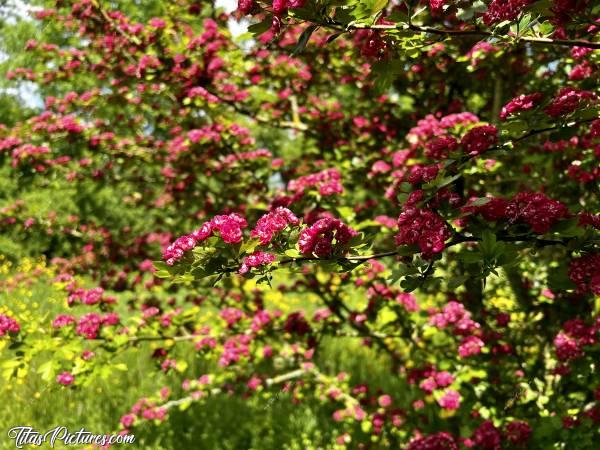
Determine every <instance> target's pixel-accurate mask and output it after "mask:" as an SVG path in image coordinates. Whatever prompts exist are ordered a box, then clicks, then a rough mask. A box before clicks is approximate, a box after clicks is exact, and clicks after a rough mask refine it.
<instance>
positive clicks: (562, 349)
mask: <svg viewBox="0 0 600 450" xmlns="http://www.w3.org/2000/svg"><path fill="white" fill-rule="evenodd" d="M599 331H600V321H599V320H596V321H595V323H594V324H593V325H592V326H587V325H586V323H585V321H583V320H582V319H572V320H568V321H567V322H565V324H564V325H563V329H562V331H560V332H559V333H558V334H557V335H556V337H555V338H554V351H555V352H556V356H557V358H558V359H559V360H561V361H569V360H572V359H576V358H580V357H581V356H583V354H584V347H585V346H588V345H594V344H596V343H597V342H598V332H599Z"/></svg>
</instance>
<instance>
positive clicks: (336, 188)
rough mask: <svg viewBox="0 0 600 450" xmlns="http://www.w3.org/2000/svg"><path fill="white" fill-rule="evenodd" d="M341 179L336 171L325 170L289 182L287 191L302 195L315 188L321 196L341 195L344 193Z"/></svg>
mask: <svg viewBox="0 0 600 450" xmlns="http://www.w3.org/2000/svg"><path fill="white" fill-rule="evenodd" d="M341 179H342V175H341V174H340V172H339V171H338V170H337V169H325V170H323V171H321V172H317V173H311V174H310V175H304V176H302V177H300V178H297V179H295V180H291V181H290V182H289V183H288V186H287V189H288V191H290V192H294V193H296V194H303V193H304V192H305V191H306V190H307V189H309V188H311V187H316V188H317V189H319V194H321V195H323V196H328V195H334V194H341V193H342V192H344V187H343V186H342V183H341Z"/></svg>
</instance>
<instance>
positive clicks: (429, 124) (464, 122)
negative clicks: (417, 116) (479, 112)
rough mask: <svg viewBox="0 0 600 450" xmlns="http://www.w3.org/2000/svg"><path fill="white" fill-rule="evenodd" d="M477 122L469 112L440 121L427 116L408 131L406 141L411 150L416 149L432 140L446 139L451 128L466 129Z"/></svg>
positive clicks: (476, 118) (443, 118)
mask: <svg viewBox="0 0 600 450" xmlns="http://www.w3.org/2000/svg"><path fill="white" fill-rule="evenodd" d="M477 122H479V117H477V116H476V115H475V114H472V113H470V112H463V113H458V114H449V115H447V116H444V117H442V118H441V119H438V118H436V117H435V116H434V115H433V114H429V115H427V116H425V117H424V118H423V119H421V120H419V121H418V122H417V125H416V126H415V127H413V128H411V129H410V130H409V132H408V134H407V135H406V139H407V140H408V142H409V143H410V145H411V149H416V148H418V147H422V146H425V145H427V143H429V142H430V141H431V140H433V139H438V138H440V137H448V136H449V133H450V132H451V131H452V129H453V128H456V127H466V126H468V125H471V124H475V123H477Z"/></svg>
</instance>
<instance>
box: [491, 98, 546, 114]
mask: <svg viewBox="0 0 600 450" xmlns="http://www.w3.org/2000/svg"><path fill="white" fill-rule="evenodd" d="M543 97H544V94H542V93H541V92H535V93H533V94H528V95H519V96H518V97H515V98H513V99H512V100H511V101H510V102H508V103H507V104H506V105H504V106H503V107H502V110H501V111H500V119H502V120H506V118H507V117H508V116H512V115H515V114H517V113H519V112H521V111H527V110H530V109H532V108H534V107H535V106H536V105H537V104H538V103H539V102H540V100H541V99H542V98H543Z"/></svg>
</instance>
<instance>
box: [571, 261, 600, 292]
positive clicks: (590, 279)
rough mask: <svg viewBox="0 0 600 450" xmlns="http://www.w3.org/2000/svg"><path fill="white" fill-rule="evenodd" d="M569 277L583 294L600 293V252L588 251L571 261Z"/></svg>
mask: <svg viewBox="0 0 600 450" xmlns="http://www.w3.org/2000/svg"><path fill="white" fill-rule="evenodd" d="M569 278H570V279H571V281H572V282H573V283H575V284H576V285H577V292H579V293H581V294H586V293H590V292H591V293H593V294H595V295H600V253H588V254H587V255H583V256H581V257H579V258H575V259H573V260H572V261H571V262H570V263H569Z"/></svg>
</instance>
